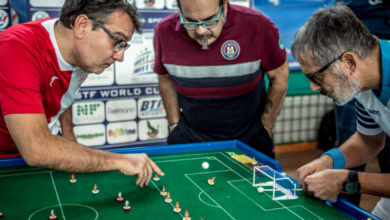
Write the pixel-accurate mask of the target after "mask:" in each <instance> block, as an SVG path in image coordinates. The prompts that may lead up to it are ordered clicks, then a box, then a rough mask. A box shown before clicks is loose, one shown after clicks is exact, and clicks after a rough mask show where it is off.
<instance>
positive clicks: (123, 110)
mask: <svg viewBox="0 0 390 220" xmlns="http://www.w3.org/2000/svg"><path fill="white" fill-rule="evenodd" d="M132 112H135V108H118V107H116V108H108V109H107V113H108V114H124V113H132Z"/></svg>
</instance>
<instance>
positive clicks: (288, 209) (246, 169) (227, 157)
mask: <svg viewBox="0 0 390 220" xmlns="http://www.w3.org/2000/svg"><path fill="white" fill-rule="evenodd" d="M222 155H224V154H222ZM227 158H229V157H227ZM229 159H230V158H229ZM216 160H217V161H219V162H220V163H221V164H223V165H224V166H225V167H227V168H229V169H230V170H231V171H233V172H234V173H236V174H237V175H238V176H240V177H241V178H243V179H244V180H245V181H247V182H248V183H249V184H251V185H252V182H250V181H248V180H247V179H246V178H244V177H243V176H241V175H240V174H239V173H237V172H236V171H234V170H233V169H232V168H230V167H229V166H227V165H226V164H224V163H222V161H220V160H218V158H216ZM233 162H234V161H233ZM245 170H246V171H248V172H249V173H250V174H251V175H252V172H251V171H249V170H247V169H245ZM266 195H267V196H268V197H270V198H271V199H272V197H271V196H270V195H268V194H266ZM273 201H275V202H277V203H279V205H281V206H283V207H284V208H286V209H287V210H288V211H290V212H291V213H293V214H294V215H296V216H297V217H298V218H300V219H302V220H303V218H301V217H300V216H299V215H298V214H296V213H295V212H293V211H291V210H290V209H289V208H287V207H286V206H285V205H283V204H282V203H280V202H279V201H276V200H273Z"/></svg>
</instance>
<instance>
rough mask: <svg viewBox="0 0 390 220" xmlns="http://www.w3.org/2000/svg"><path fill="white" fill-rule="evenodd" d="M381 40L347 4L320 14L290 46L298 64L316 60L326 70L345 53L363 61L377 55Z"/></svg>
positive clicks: (308, 22) (307, 24)
mask: <svg viewBox="0 0 390 220" xmlns="http://www.w3.org/2000/svg"><path fill="white" fill-rule="evenodd" d="M377 44H378V39H377V38H376V37H375V36H374V35H372V34H371V33H370V31H369V30H368V29H367V28H366V27H365V26H364V24H363V23H362V22H361V21H360V20H359V19H358V18H357V17H356V16H355V15H354V13H353V12H352V10H351V9H349V8H348V7H347V6H345V4H344V3H335V4H334V5H333V6H332V7H331V8H328V7H326V8H322V9H319V10H317V11H316V12H315V13H314V14H313V15H312V16H311V17H310V18H309V19H308V20H307V21H306V23H305V24H304V25H303V26H302V27H301V28H299V29H298V31H297V33H296V34H295V36H294V40H293V42H292V44H291V52H292V56H293V57H294V58H295V60H298V61H299V60H305V56H309V57H311V58H312V59H313V62H314V64H315V65H317V66H324V65H326V64H327V63H328V62H330V61H331V60H333V59H334V58H336V57H337V56H340V55H341V54H342V53H343V52H345V51H347V50H348V51H351V52H354V53H356V54H357V56H358V57H359V59H361V60H364V59H365V58H366V57H367V56H368V55H370V54H371V52H373V51H374V48H375V46H376V45H377Z"/></svg>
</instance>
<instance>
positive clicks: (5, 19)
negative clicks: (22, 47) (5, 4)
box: [0, 9, 9, 28]
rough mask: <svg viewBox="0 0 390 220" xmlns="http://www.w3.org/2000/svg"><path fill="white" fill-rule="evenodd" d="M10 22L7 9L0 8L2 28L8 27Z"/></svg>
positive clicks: (0, 24) (0, 26)
mask: <svg viewBox="0 0 390 220" xmlns="http://www.w3.org/2000/svg"><path fill="white" fill-rule="evenodd" d="M8 23H9V15H8V13H7V12H6V11H4V10H1V9H0V28H6V27H7V26H8Z"/></svg>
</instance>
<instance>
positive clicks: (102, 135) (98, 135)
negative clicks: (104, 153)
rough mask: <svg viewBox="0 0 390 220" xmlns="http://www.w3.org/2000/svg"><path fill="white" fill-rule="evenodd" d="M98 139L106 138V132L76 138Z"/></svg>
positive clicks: (80, 135) (79, 135)
mask: <svg viewBox="0 0 390 220" xmlns="http://www.w3.org/2000/svg"><path fill="white" fill-rule="evenodd" d="M98 137H104V132H102V133H94V134H78V135H76V138H77V139H88V140H90V139H94V138H98Z"/></svg>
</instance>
